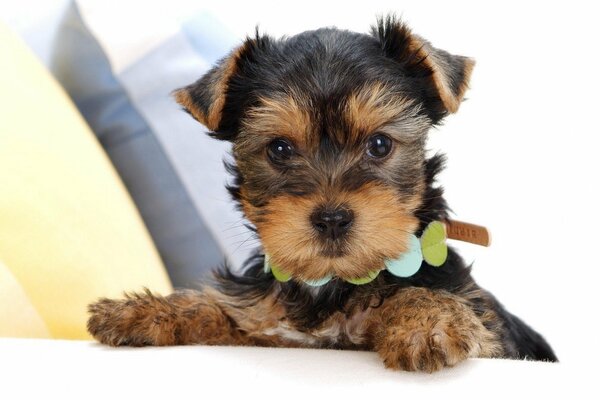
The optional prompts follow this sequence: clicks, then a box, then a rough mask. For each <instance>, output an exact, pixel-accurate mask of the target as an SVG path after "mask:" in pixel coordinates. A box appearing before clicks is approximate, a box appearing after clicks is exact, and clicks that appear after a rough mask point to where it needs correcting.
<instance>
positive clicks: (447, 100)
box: [410, 34, 475, 113]
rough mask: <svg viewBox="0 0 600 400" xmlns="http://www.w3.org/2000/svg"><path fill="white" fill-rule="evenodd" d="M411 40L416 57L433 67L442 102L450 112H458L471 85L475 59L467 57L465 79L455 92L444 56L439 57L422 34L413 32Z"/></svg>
mask: <svg viewBox="0 0 600 400" xmlns="http://www.w3.org/2000/svg"><path fill="white" fill-rule="evenodd" d="M410 40H411V43H410V47H411V49H412V51H413V52H414V53H415V54H416V58H417V59H423V64H424V65H426V66H427V67H428V68H429V69H431V71H432V79H433V82H434V84H435V86H436V89H437V91H438V93H439V95H440V99H441V100H442V103H444V106H445V107H446V109H447V110H448V111H449V112H451V113H455V112H457V111H458V108H459V106H460V103H461V101H462V99H463V97H464V94H465V92H466V90H467V89H468V87H469V81H470V79H471V73H472V72H473V67H474V66H475V60H473V59H471V58H466V59H465V64H464V72H463V73H464V76H463V80H462V82H461V84H460V86H459V88H458V93H454V92H453V91H452V90H451V89H450V86H449V82H448V77H447V75H446V73H445V70H446V64H445V61H444V59H443V58H442V57H438V56H437V54H436V51H435V49H434V48H433V47H432V46H431V44H430V43H429V42H428V41H426V40H424V39H423V38H421V37H420V36H418V35H414V34H413V35H411V36H410Z"/></svg>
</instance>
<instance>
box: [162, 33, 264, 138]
mask: <svg viewBox="0 0 600 400" xmlns="http://www.w3.org/2000/svg"><path fill="white" fill-rule="evenodd" d="M255 43H256V40H254V39H249V38H248V39H246V41H245V42H244V43H243V44H242V45H241V46H239V47H238V48H236V49H234V50H233V51H232V52H231V53H229V55H227V56H226V57H224V58H223V59H221V60H220V61H219V62H217V64H216V65H215V66H214V67H213V68H212V69H210V70H209V71H208V72H207V73H206V74H205V75H204V76H202V77H201V78H200V79H199V80H197V81H196V82H194V83H192V84H191V85H188V86H185V87H183V88H181V89H177V90H175V91H174V92H173V96H174V97H175V101H177V103H179V104H180V105H181V106H182V107H183V108H184V110H185V111H187V112H188V113H189V114H190V115H191V116H192V117H194V119H196V120H197V121H198V122H200V123H202V124H203V125H205V126H206V127H207V128H208V129H209V130H211V131H213V132H214V131H217V130H219V127H220V126H221V122H222V121H223V111H224V108H225V104H226V102H227V96H228V93H229V92H230V85H229V84H230V82H231V80H232V79H233V78H234V77H235V76H237V75H239V74H240V69H241V64H242V63H243V62H244V61H245V60H246V59H247V58H248V55H249V52H250V51H251V49H252V47H253V46H254V45H255ZM211 136H213V137H216V138H218V139H228V137H226V135H217V134H211Z"/></svg>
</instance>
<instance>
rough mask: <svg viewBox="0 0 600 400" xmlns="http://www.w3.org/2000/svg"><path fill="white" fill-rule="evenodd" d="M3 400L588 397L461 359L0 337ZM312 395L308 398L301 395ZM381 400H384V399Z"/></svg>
mask: <svg viewBox="0 0 600 400" xmlns="http://www.w3.org/2000/svg"><path fill="white" fill-rule="evenodd" d="M0 355H2V357H1V358H0V381H1V382H2V384H1V385H0V397H1V398H4V399H11V400H13V399H34V398H40V399H42V398H50V399H53V398H61V399H63V398H66V399H71V398H73V399H81V398H86V399H109V398H117V399H125V398H128V399H142V398H148V397H149V398H162V399H176V398H178V397H179V398H181V399H184V398H185V399H188V398H191V399H194V398H200V399H202V398H223V399H230V398H237V399H255V398H260V399H269V398H278V399H282V398H285V399H290V398H292V399H295V398H301V397H303V398H313V399H324V398H326V397H325V396H327V397H329V398H333V397H332V396H335V398H336V399H347V398H362V399H365V398H367V399H375V398H377V397H379V398H390V396H391V398H398V399H408V398H413V399H418V398H433V397H434V396H435V397H436V398H450V399H452V398H460V399H495V398H506V396H507V395H511V396H513V395H514V394H515V393H517V392H518V393H519V395H518V398H525V396H526V395H535V397H534V398H535V399H541V398H543V397H541V396H543V395H548V396H550V395H551V396H552V397H547V398H557V397H556V396H561V395H569V397H568V398H577V397H578V396H577V395H578V394H579V395H581V394H584V393H587V395H588V396H589V395H590V392H589V391H587V390H588V386H587V385H586V384H585V382H584V381H583V377H582V376H579V377H576V376H575V375H576V374H579V373H577V372H576V371H575V370H574V369H573V368H570V367H569V366H568V365H564V364H550V363H541V362H529V361H508V360H480V359H473V360H467V361H466V362H464V363H463V364H460V365H459V366H456V367H454V368H448V369H445V370H442V371H441V372H438V373H434V374H431V375H430V374H426V373H409V372H400V371H391V370H386V369H384V367H383V363H382V362H381V361H380V360H379V359H378V356H377V355H376V354H375V353H368V352H353V351H335V350H294V349H271V348H255V347H254V348H252V347H246V348H244V347H206V346H186V347H170V348H141V349H131V348H118V349H114V348H109V347H105V346H102V345H99V344H95V343H90V342H75V341H74V342H69V341H50V340H31V339H29V340H28V339H0ZM307 396H314V397H307ZM384 396H385V397H384Z"/></svg>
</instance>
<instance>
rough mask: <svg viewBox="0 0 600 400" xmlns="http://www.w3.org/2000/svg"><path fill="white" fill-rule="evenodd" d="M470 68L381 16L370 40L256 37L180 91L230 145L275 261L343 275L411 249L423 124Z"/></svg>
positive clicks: (324, 34) (337, 35) (240, 185)
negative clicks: (408, 248) (409, 239)
mask: <svg viewBox="0 0 600 400" xmlns="http://www.w3.org/2000/svg"><path fill="white" fill-rule="evenodd" d="M472 67H473V61H472V60H470V59H468V58H465V57H460V56H454V55H451V54H449V53H447V52H445V51H442V50H438V49H435V48H433V47H432V46H431V45H430V44H429V43H428V42H426V41H425V40H423V39H422V38H420V37H418V36H416V35H414V34H412V33H411V31H410V30H409V29H408V28H407V27H406V26H405V25H404V24H402V23H401V22H399V21H397V20H396V19H395V18H393V17H389V18H386V19H381V20H379V21H378V24H377V25H376V26H375V27H373V30H372V34H371V35H365V34H357V33H352V32H348V31H341V30H337V29H320V30H317V31H310V32H305V33H301V34H299V35H296V36H294V37H291V38H287V39H283V40H273V39H271V38H269V37H266V36H259V35H257V36H256V37H255V38H253V39H247V40H246V41H245V42H244V43H243V44H242V45H241V46H240V47H239V48H237V49H235V50H234V51H233V52H232V53H231V54H229V56H227V57H225V58H224V59H222V60H221V61H220V62H219V63H218V64H217V65H216V66H215V67H214V68H213V69H212V70H210V71H209V72H208V73H207V74H206V75H205V76H203V77H202V78H201V79H200V80H198V81H197V82H195V83H194V84H192V85H189V86H187V87H185V88H182V89H179V90H178V91H176V92H175V97H176V100H177V101H178V102H179V103H180V104H181V105H182V106H183V107H184V108H185V109H186V110H187V111H188V112H189V113H190V114H191V115H192V116H193V117H194V118H195V119H197V120H198V121H199V122H201V123H202V124H204V125H206V126H207V127H208V128H209V129H210V130H211V131H212V132H211V135H212V136H214V137H215V138H218V139H223V140H229V141H231V142H233V155H234V158H235V161H236V164H237V167H236V171H237V173H238V179H237V182H236V187H235V188H234V189H233V193H234V196H235V197H236V198H237V200H238V201H239V202H240V204H241V206H242V209H243V211H244V212H245V214H246V216H247V218H248V219H249V220H250V221H251V222H252V223H253V224H254V225H255V226H256V229H257V232H258V234H259V236H260V238H261V240H262V244H263V247H264V250H265V252H266V253H267V254H269V255H270V257H271V259H272V260H273V262H274V263H275V264H277V265H278V266H279V268H281V269H282V270H283V271H284V272H287V273H290V274H292V275H293V276H295V277H299V278H302V279H311V280H314V279H320V278H323V277H325V276H327V275H336V276H339V277H341V278H345V279H352V278H359V277H365V276H366V275H368V273H369V272H371V271H374V270H379V269H381V268H382V267H383V262H384V260H385V259H386V258H396V257H398V256H399V255H400V254H401V253H403V252H404V251H406V250H407V244H408V238H409V234H411V233H413V232H415V231H416V229H417V228H418V224H419V221H418V219H417V218H416V217H415V215H414V213H415V210H417V209H418V208H419V206H420V205H421V203H422V201H423V193H424V190H425V177H424V161H425V155H424V153H425V150H424V145H425V140H426V134H427V131H428V130H429V128H430V127H431V126H432V125H435V124H437V123H439V122H440V120H441V119H442V118H443V117H444V116H445V115H446V114H448V113H453V112H455V111H457V109H458V106H459V104H460V102H461V100H462V97H463V94H464V92H465V90H466V88H467V83H468V79H469V75H470V73H471V69H472Z"/></svg>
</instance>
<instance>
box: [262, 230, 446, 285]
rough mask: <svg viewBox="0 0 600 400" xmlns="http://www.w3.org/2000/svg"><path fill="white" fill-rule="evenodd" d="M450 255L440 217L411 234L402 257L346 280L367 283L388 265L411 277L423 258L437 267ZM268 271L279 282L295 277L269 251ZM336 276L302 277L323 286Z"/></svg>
mask: <svg viewBox="0 0 600 400" xmlns="http://www.w3.org/2000/svg"><path fill="white" fill-rule="evenodd" d="M446 258H448V246H446V226H445V225H444V223H442V222H440V221H433V222H431V223H430V224H429V225H427V227H426V228H425V230H423V234H422V235H421V238H420V239H419V238H418V237H416V236H415V235H412V234H411V235H410V238H409V249H408V250H407V251H406V252H404V253H402V254H400V255H399V256H398V258H394V259H388V260H385V261H384V267H382V268H380V269H378V270H374V271H371V272H369V274H368V275H367V276H365V277H363V278H357V279H347V280H346V282H349V283H352V284H354V285H364V284H366V283H369V282H371V281H373V280H374V279H375V278H377V276H378V275H379V272H381V271H383V270H384V269H387V270H388V272H389V273H391V274H392V275H395V276H398V277H401V278H408V277H409V276H412V275H414V274H416V273H417V271H419V269H420V268H421V265H422V264H423V260H425V262H426V263H427V264H429V265H431V266H433V267H440V266H442V265H443V264H444V263H445V262H446ZM264 271H265V273H268V272H269V271H271V273H272V274H273V277H275V279H277V280H278V281H279V282H287V281H289V280H290V279H292V276H291V275H290V274H287V273H285V272H283V271H282V270H281V269H280V268H279V267H278V266H277V265H276V264H275V263H273V262H272V261H271V258H270V257H269V255H268V254H265V264H264ZM332 278H333V277H332V276H326V277H324V278H322V279H318V280H302V282H304V283H305V284H307V285H309V286H323V285H324V284H326V283H327V282H329V281H330V280H331V279H332Z"/></svg>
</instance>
